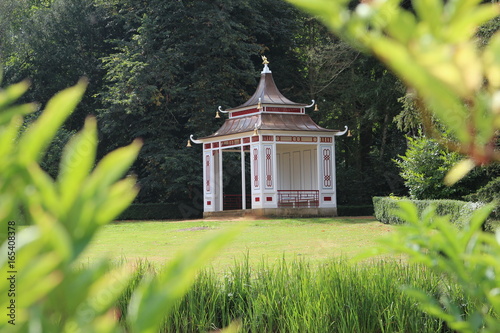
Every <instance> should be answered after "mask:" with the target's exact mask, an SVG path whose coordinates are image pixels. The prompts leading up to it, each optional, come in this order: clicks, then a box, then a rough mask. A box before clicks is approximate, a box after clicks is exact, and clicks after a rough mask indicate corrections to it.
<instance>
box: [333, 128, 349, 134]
mask: <svg viewBox="0 0 500 333" xmlns="http://www.w3.org/2000/svg"><path fill="white" fill-rule="evenodd" d="M348 130H349V127H347V126H344V130H343V131H342V132H338V133H335V134H334V135H335V136H342V135H344V134H346V133H347V131H348Z"/></svg>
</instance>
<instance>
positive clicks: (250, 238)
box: [81, 218, 395, 268]
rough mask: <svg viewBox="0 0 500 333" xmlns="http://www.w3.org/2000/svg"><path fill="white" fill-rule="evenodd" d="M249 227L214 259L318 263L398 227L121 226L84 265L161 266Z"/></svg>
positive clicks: (352, 223) (355, 223) (362, 247)
mask: <svg viewBox="0 0 500 333" xmlns="http://www.w3.org/2000/svg"><path fill="white" fill-rule="evenodd" d="M237 224H238V225H241V224H243V225H245V227H244V228H243V230H242V232H241V233H240V234H239V236H238V237H237V238H236V240H235V241H233V242H232V243H231V244H230V245H229V246H227V247H226V248H225V249H224V250H223V251H221V252H220V253H219V255H218V256H217V257H216V258H215V259H214V260H213V264H214V266H215V267H218V268H223V267H229V266H232V264H233V263H234V261H235V260H237V261H240V260H242V258H244V256H245V255H246V254H247V253H248V256H249V261H250V264H252V265H253V264H258V263H260V262H262V260H265V261H269V262H272V261H275V260H277V259H281V258H283V257H285V258H286V259H294V258H298V257H300V258H304V259H307V260H309V261H311V262H313V263H317V262H321V261H324V260H327V259H329V258H332V257H335V256H343V257H346V258H352V257H353V256H356V255H357V254H360V253H362V252H363V251H366V250H367V249H368V248H370V247H373V246H374V245H376V244H377V239H379V238H380V237H382V236H385V235H388V234H390V233H391V231H392V230H393V229H394V228H395V227H394V226H390V225H385V224H382V223H380V222H377V221H375V220H373V219H354V218H328V219H278V220H256V221H191V222H122V223H115V224H110V225H107V226H105V227H104V228H103V229H102V230H101V231H100V233H99V234H98V235H97V237H96V238H95V239H94V240H93V242H92V244H91V246H90V247H89V248H88V249H87V250H86V252H85V253H84V254H83V256H82V258H81V261H82V262H92V261H94V260H96V259H97V258H101V257H105V256H107V257H109V258H111V259H113V260H121V259H125V260H126V261H128V262H134V261H136V260H138V259H146V260H148V261H150V262H153V263H157V264H159V263H162V262H164V261H166V260H169V259H171V258H172V257H173V256H174V255H175V253H177V252H178V251H184V250H189V249H190V247H191V246H192V245H193V244H195V243H196V242H198V241H200V240H201V239H203V238H204V237H207V236H208V235H210V234H212V233H214V232H217V231H218V230H220V229H222V228H230V227H233V226H235V225H237Z"/></svg>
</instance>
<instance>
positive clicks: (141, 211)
mask: <svg viewBox="0 0 500 333" xmlns="http://www.w3.org/2000/svg"><path fill="white" fill-rule="evenodd" d="M185 207H187V205H183V204H178V203H147V204H132V205H130V206H129V207H128V208H127V209H126V210H125V211H124V212H123V213H122V214H121V215H120V216H119V217H118V218H117V220H180V219H187V218H199V217H202V216H203V212H202V211H198V210H196V211H195V210H194V209H190V210H189V211H188V210H186V208H185Z"/></svg>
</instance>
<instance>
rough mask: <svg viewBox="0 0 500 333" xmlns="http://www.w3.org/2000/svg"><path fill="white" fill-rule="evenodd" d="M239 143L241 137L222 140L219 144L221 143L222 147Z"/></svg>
mask: <svg viewBox="0 0 500 333" xmlns="http://www.w3.org/2000/svg"><path fill="white" fill-rule="evenodd" d="M240 143H241V139H234V140H226V141H222V142H221V145H222V147H228V146H235V145H239V144H240Z"/></svg>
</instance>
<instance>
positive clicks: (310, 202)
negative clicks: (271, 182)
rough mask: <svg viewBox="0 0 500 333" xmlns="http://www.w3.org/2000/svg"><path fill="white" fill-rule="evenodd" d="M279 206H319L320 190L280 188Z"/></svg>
mask: <svg viewBox="0 0 500 333" xmlns="http://www.w3.org/2000/svg"><path fill="white" fill-rule="evenodd" d="M278 207H293V208H298V207H301V208H315V207H319V191H318V190H279V191H278Z"/></svg>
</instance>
